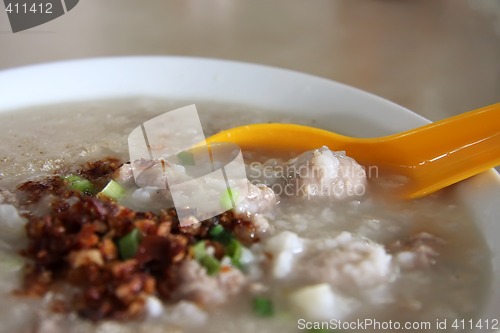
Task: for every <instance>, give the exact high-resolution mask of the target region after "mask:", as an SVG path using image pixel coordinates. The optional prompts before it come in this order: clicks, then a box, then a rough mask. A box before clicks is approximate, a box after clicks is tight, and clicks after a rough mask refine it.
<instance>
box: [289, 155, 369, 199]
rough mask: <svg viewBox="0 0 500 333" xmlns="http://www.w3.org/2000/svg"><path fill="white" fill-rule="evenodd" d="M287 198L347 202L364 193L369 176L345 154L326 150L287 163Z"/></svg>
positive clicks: (300, 156) (301, 156)
mask: <svg viewBox="0 0 500 333" xmlns="http://www.w3.org/2000/svg"><path fill="white" fill-rule="evenodd" d="M286 170H287V179H286V183H287V185H286V186H287V190H286V191H285V193H286V194H287V195H290V194H292V195H297V196H304V197H330V198H335V199H345V198H349V197H356V196H361V195H363V194H364V193H365V188H366V172H365V170H364V169H363V167H362V166H360V165H359V164H358V163H357V162H356V161H355V160H354V159H352V158H350V157H348V156H346V154H345V152H334V151H331V150H330V149H329V148H328V147H326V146H324V147H321V148H319V149H315V150H311V151H307V152H305V153H303V154H301V155H299V156H298V157H296V158H294V159H291V160H289V161H288V162H287V165H286Z"/></svg>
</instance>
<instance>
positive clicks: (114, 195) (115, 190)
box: [97, 180, 126, 200]
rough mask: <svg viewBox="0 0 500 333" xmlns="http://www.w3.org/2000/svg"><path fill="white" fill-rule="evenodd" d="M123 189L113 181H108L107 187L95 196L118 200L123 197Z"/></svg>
mask: <svg viewBox="0 0 500 333" xmlns="http://www.w3.org/2000/svg"><path fill="white" fill-rule="evenodd" d="M125 192H126V190H125V188H124V187H123V186H121V185H120V184H118V183H117V182H115V181H114V180H110V181H109V183H108V185H106V187H105V188H103V189H102V191H101V192H99V193H98V194H97V196H105V197H107V198H110V199H113V200H118V199H120V198H122V197H123V196H124V195H125Z"/></svg>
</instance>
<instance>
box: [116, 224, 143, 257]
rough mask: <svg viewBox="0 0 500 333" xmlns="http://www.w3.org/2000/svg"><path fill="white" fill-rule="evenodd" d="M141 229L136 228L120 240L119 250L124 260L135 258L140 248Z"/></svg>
mask: <svg viewBox="0 0 500 333" xmlns="http://www.w3.org/2000/svg"><path fill="white" fill-rule="evenodd" d="M139 237H140V232H139V229H134V230H132V231H131V232H129V233H128V234H126V235H125V236H123V237H122V238H120V239H119V240H118V251H120V257H121V258H122V259H123V260H127V259H130V258H133V257H134V256H135V254H136V253H137V251H138V250H139V243H140V238H139Z"/></svg>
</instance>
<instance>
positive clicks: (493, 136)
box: [207, 103, 500, 198]
mask: <svg viewBox="0 0 500 333" xmlns="http://www.w3.org/2000/svg"><path fill="white" fill-rule="evenodd" d="M215 142H232V143H235V144H237V145H238V146H240V148H241V149H243V150H266V151H283V150H285V151H295V152H302V151H306V150H310V149H315V148H319V147H321V146H328V147H329V148H330V149H332V150H345V151H346V153H347V155H348V156H351V157H353V158H354V159H356V160H357V161H358V162H359V163H360V164H362V165H364V166H365V167H368V166H376V167H378V168H380V169H381V170H383V171H387V172H390V173H394V174H399V175H403V176H406V177H407V178H408V179H409V183H408V184H407V185H406V186H405V187H404V191H403V193H402V195H403V196H404V197H407V198H418V197H422V196H425V195H427V194H430V193H432V192H435V191H437V190H439V189H442V188H444V187H446V186H448V185H451V184H454V183H456V182H459V181H461V180H463V179H466V178H468V177H471V176H474V175H476V174H478V173H481V172H483V171H486V170H488V169H490V168H493V167H495V166H497V165H500V103H497V104H493V105H490V106H486V107H483V108H480V109H477V110H474V111H470V112H467V113H463V114H460V115H458V116H455V117H451V118H447V119H444V120H440V121H438V122H435V123H431V124H428V125H425V126H422V127H419V128H416V129H412V130H409V131H406V132H402V133H398V134H393V135H389V136H384V137H380V138H352V137H348V136H344V135H339V134H336V133H332V132H329V131H325V130H321V129H318V128H313V127H308V126H301V125H293V124H279V123H271V124H255V125H247V126H242V127H237V128H232V129H229V130H225V131H222V132H220V133H217V134H215V135H213V136H211V137H210V138H208V139H207V143H215Z"/></svg>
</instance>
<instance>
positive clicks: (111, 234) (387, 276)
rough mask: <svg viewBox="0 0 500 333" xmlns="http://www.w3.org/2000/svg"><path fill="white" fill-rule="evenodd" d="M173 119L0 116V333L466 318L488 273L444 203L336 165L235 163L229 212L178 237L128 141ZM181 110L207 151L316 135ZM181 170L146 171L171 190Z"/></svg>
mask: <svg viewBox="0 0 500 333" xmlns="http://www.w3.org/2000/svg"><path fill="white" fill-rule="evenodd" d="M188 104H193V101H189V102H171V101H163V100H150V99H130V100H122V101H101V102H94V103H88V102H87V103H74V104H67V105H51V106H43V107H39V108H36V109H35V108H33V109H29V110H15V112H14V111H12V112H6V113H3V114H1V115H0V133H1V136H2V141H1V145H0V230H1V233H0V278H1V280H2V284H0V292H1V294H2V296H1V297H0V331H1V332H19V333H20V332H30V333H31V332H36V333H58V332H61V333H62V332H64V333H71V332H101V333H104V332H110V333H111V332H124V333H125V332H144V333H146V332H147V333H156V332H241V333H243V332H249V333H250V332H262V333H264V332H342V331H345V332H348V331H352V332H355V331H359V332H363V331H365V332H369V331H377V330H379V331H398V330H401V331H404V330H408V329H409V328H411V329H414V330H415V331H426V330H427V331H436V330H437V327H436V325H437V322H438V321H443V320H447V323H448V325H447V328H448V330H449V331H454V328H453V327H452V324H453V323H454V322H455V321H456V320H462V319H465V320H469V319H471V320H476V319H477V318H478V317H477V316H478V315H479V314H480V311H481V304H482V302H483V298H484V297H485V294H486V293H487V291H488V288H489V277H490V269H491V267H490V257H489V253H488V249H487V248H486V247H485V245H484V242H483V240H482V238H481V235H480V234H479V232H478V230H477V229H476V227H475V225H474V222H473V221H472V220H471V219H470V218H469V216H468V214H467V212H466V211H464V209H463V208H462V207H461V206H460V204H459V202H458V201H457V200H456V199H455V198H454V195H453V188H451V189H446V190H443V191H440V192H438V193H436V194H433V195H431V196H428V197H425V198H423V199H419V200H410V201H406V200H401V199H398V198H397V197H396V196H393V195H391V192H392V191H393V190H394V189H395V188H397V187H398V186H401V185H402V183H401V181H400V179H398V177H397V176H394V175H393V176H391V175H384V174H381V173H379V171H378V169H377V168H376V166H375V167H373V166H370V167H369V166H360V165H359V164H358V163H357V162H356V161H354V160H353V159H351V158H350V157H349V152H348V151H347V152H342V151H335V147H317V149H315V150H312V151H307V152H294V151H279V152H269V151H266V152H259V151H252V152H244V160H245V164H246V172H247V175H248V179H247V180H245V181H246V186H247V190H248V191H247V192H246V193H245V196H244V197H243V198H238V196H239V193H236V192H235V193H231V191H228V192H227V193H226V196H222V197H221V198H218V200H220V203H221V205H222V206H224V205H225V204H226V203H227V201H228V200H236V199H238V200H237V204H236V206H235V207H234V208H233V209H230V210H227V211H225V212H224V213H222V214H218V215H216V216H215V217H212V218H209V219H207V220H204V221H199V220H197V219H196V218H195V217H194V216H192V217H191V218H188V219H190V220H189V222H190V223H188V224H187V225H185V226H181V222H183V221H179V217H178V215H179V214H178V213H177V211H176V210H175V209H174V208H173V207H172V203H171V202H172V201H171V195H170V193H169V190H168V189H165V188H158V187H154V186H141V187H139V186H138V185H137V184H136V182H135V181H134V177H133V174H132V167H131V162H134V161H130V159H129V154H128V145H127V137H128V135H129V134H130V133H131V131H132V130H133V129H134V128H136V127H137V126H140V125H141V124H142V123H143V122H144V121H146V120H148V119H151V118H153V117H155V116H157V115H159V114H162V113H165V112H167V111H169V110H172V109H174V108H176V107H180V106H184V105H188ZM196 104H197V107H198V110H199V113H200V116H201V120H202V125H203V129H204V131H205V134H206V135H210V134H213V133H215V132H217V131H219V130H221V129H226V128H231V127H234V126H239V125H243V124H249V123H265V122H289V123H301V124H308V125H313V126H314V124H315V121H320V119H316V120H314V119H307V118H304V119H301V118H297V117H294V116H290V115H287V114H286V110H281V111H282V112H280V110H274V111H272V110H259V109H255V108H252V107H250V106H239V105H230V104H217V103H213V102H203V101H196ZM178 130H179V131H182V128H179V129H178ZM166 135H168V133H166ZM304 140H307V138H304ZM165 144H169V141H168V140H166V141H165ZM184 157H186V156H184ZM187 157H189V156H187ZM157 162H158V161H149V162H148V161H146V162H144V168H145V169H147V168H148V167H150V166H151V165H152V164H154V163H157ZM181 162H182V161H181ZM187 162H189V161H187ZM187 162H186V161H184V162H183V163H179V164H177V165H166V166H165V165H164V166H163V167H164V168H167V169H168V170H169V172H172V173H176V174H178V175H181V176H184V175H186V173H188V171H189V170H188V169H189V168H188V167H187V166H186V165H185V164H189V163H187ZM148 163H149V164H148ZM149 177H155V176H154V173H151V174H150V175H149ZM177 208H178V209H179V207H177ZM186 208H189V207H186ZM184 222H185V221H184ZM490 324H491V323H490ZM496 325H498V323H497V324H496ZM497 328H498V327H497ZM443 331H444V330H443Z"/></svg>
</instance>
